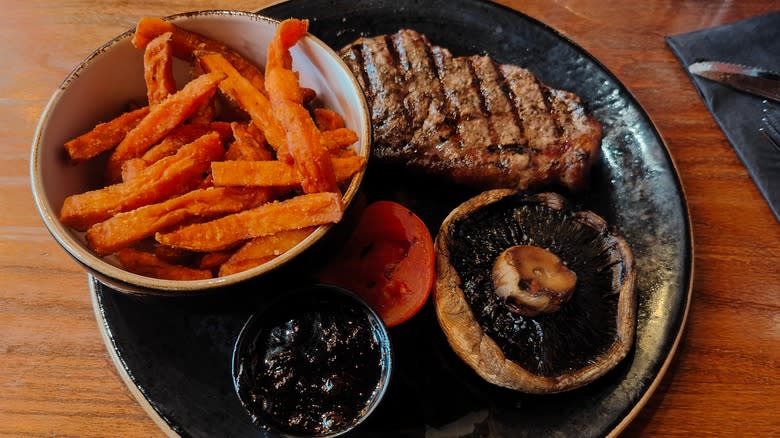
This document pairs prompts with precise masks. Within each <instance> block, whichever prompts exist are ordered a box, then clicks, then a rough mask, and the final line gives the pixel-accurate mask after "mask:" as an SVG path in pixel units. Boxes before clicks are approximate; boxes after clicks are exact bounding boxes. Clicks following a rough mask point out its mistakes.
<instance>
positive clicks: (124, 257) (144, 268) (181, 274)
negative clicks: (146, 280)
mask: <svg viewBox="0 0 780 438" xmlns="http://www.w3.org/2000/svg"><path fill="white" fill-rule="evenodd" d="M116 256H117V259H119V262H120V263H122V266H124V267H125V269H127V270H128V271H130V272H134V273H136V274H138V275H144V276H146V277H153V278H162V279H164V280H206V279H209V278H212V277H213V275H212V274H211V271H209V270H206V269H193V268H187V267H184V266H178V265H173V264H170V263H167V262H164V261H162V260H160V259H158V258H157V257H156V256H155V255H154V254H150V253H148V252H142V251H138V250H135V249H131V248H125V249H123V250H121V251H119V252H118V253H117V254H116Z"/></svg>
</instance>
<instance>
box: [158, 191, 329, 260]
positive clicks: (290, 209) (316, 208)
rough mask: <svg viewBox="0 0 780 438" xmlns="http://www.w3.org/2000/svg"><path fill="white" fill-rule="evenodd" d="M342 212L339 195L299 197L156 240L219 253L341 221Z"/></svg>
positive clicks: (216, 220)
mask: <svg viewBox="0 0 780 438" xmlns="http://www.w3.org/2000/svg"><path fill="white" fill-rule="evenodd" d="M342 209H343V206H342V204H341V195H339V194H337V193H313V194H308V195H300V196H296V197H294V198H291V199H288V200H285V201H276V202H270V203H267V204H263V205H261V206H259V207H256V208H254V209H251V210H245V211H242V212H240V213H234V214H231V215H227V216H223V217H221V218H219V219H215V220H213V221H210V222H204V223H200V224H192V225H188V226H185V227H182V228H179V229H178V230H176V231H173V232H170V233H157V234H156V235H155V239H157V241H158V242H160V243H162V244H164V245H170V246H175V247H179V248H185V249H190V250H193V251H220V250H223V249H226V248H229V247H231V246H232V245H235V244H236V243H239V242H241V241H244V240H247V239H252V238H254V237H260V236H267V235H269V234H274V233H278V232H280V231H286V230H294V229H298V228H305V227H311V226H315V225H322V224H326V223H332V222H338V221H339V220H341V216H342V214H343V212H342Z"/></svg>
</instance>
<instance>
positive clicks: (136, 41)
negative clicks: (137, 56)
mask: <svg viewBox="0 0 780 438" xmlns="http://www.w3.org/2000/svg"><path fill="white" fill-rule="evenodd" d="M166 32H171V45H172V48H173V55H174V56H175V57H177V58H180V59H184V60H185V61H192V60H193V58H194V56H195V55H194V53H195V52H196V51H198V50H207V51H210V52H217V53H220V54H221V55H222V56H224V57H225V58H226V59H227V60H228V61H229V62H230V63H231V64H232V65H233V66H235V68H236V69H237V70H238V71H239V72H241V75H242V76H244V77H245V78H247V79H248V80H249V82H250V83H251V84H252V86H253V87H255V88H256V89H257V90H260V91H263V90H264V89H265V86H264V85H263V73H262V72H261V71H260V69H259V68H257V66H256V65H254V64H252V63H251V62H249V60H247V59H246V58H244V57H243V56H241V55H240V54H239V53H238V52H236V51H235V50H233V49H231V48H229V47H227V46H226V45H224V44H222V43H220V42H218V41H214V40H212V39H211V38H208V37H206V36H204V35H201V34H198V33H195V32H190V31H188V30H184V29H181V28H179V27H177V26H175V25H174V24H172V23H169V22H167V21H165V20H162V19H159V18H151V17H144V18H141V19H140V20H139V21H138V23H137V24H136V27H135V34H134V35H133V45H134V46H135V47H136V48H139V49H140V48H144V47H146V45H147V44H149V42H150V41H151V40H153V39H154V38H156V37H157V36H159V35H161V34H163V33H166Z"/></svg>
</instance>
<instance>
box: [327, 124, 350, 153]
mask: <svg viewBox="0 0 780 438" xmlns="http://www.w3.org/2000/svg"><path fill="white" fill-rule="evenodd" d="M357 140H358V136H357V133H355V131H353V130H351V129H348V128H336V129H331V130H330V131H322V132H321V137H320V141H321V143H322V145H323V146H325V148H326V149H327V150H329V151H331V152H333V151H336V150H339V149H343V148H345V147H347V146H349V145H351V144H352V143H355V142H356V141H357Z"/></svg>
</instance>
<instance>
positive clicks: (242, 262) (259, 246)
mask: <svg viewBox="0 0 780 438" xmlns="http://www.w3.org/2000/svg"><path fill="white" fill-rule="evenodd" d="M316 229H317V227H306V228H301V229H298V230H289V231H280V232H278V233H276V234H271V235H268V236H262V237H255V238H254V239H252V240H250V241H249V242H247V243H245V244H244V245H243V246H242V247H241V248H240V249H239V250H238V251H236V252H235V254H233V255H232V256H231V257H230V258H229V259H228V260H227V261H225V262H224V263H223V264H222V266H220V268H219V276H220V277H223V276H225V275H230V274H235V273H236V272H241V271H245V270H247V269H250V268H254V267H255V266H258V265H261V264H263V263H265V262H267V261H269V260H271V259H273V258H274V257H276V256H279V255H281V254H283V253H284V252H286V251H288V250H289V249H290V248H292V247H294V246H295V245H297V244H298V243H300V242H301V241H302V240H303V239H305V238H306V237H308V236H309V234H311V233H312V232H314V230H316Z"/></svg>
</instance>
